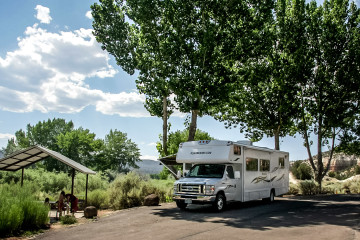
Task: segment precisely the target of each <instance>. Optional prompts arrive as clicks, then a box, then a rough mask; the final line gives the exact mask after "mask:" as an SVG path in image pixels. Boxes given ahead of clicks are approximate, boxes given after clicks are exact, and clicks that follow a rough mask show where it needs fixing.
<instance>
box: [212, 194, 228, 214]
mask: <svg viewBox="0 0 360 240" xmlns="http://www.w3.org/2000/svg"><path fill="white" fill-rule="evenodd" d="M225 205H226V199H225V197H224V195H223V194H221V193H219V194H218V195H217V196H216V199H215V202H214V204H213V207H214V209H215V210H216V211H218V212H221V211H222V210H224V208H225Z"/></svg>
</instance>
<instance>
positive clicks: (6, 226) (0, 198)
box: [0, 184, 49, 236]
mask: <svg viewBox="0 0 360 240" xmlns="http://www.w3.org/2000/svg"><path fill="white" fill-rule="evenodd" d="M35 193H36V192H35ZM48 211H49V208H48V207H47V206H45V205H44V204H43V203H42V202H39V201H36V198H35V195H34V190H33V188H32V187H31V185H30V184H29V185H28V186H25V185H24V187H20V186H19V185H18V184H11V185H9V184H3V185H1V186H0V235H1V236H6V235H11V234H14V233H17V232H19V231H20V230H21V229H22V230H24V229H27V230H33V229H38V228H40V227H42V226H43V225H45V224H46V223H48V221H49V218H48Z"/></svg>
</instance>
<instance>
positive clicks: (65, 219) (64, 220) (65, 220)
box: [60, 215, 77, 225]
mask: <svg viewBox="0 0 360 240" xmlns="http://www.w3.org/2000/svg"><path fill="white" fill-rule="evenodd" d="M60 222H61V224H64V225H71V224H75V223H77V220H76V218H75V217H74V216H72V215H65V216H62V217H60Z"/></svg>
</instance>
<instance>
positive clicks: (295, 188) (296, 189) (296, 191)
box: [289, 183, 300, 195]
mask: <svg viewBox="0 0 360 240" xmlns="http://www.w3.org/2000/svg"><path fill="white" fill-rule="evenodd" d="M299 193H300V189H299V187H298V185H297V184H293V183H290V189H289V194H291V195H298V194H299Z"/></svg>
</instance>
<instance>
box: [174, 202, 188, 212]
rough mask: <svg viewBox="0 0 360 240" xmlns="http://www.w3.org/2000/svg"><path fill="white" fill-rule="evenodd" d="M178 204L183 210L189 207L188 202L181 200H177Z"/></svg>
mask: <svg viewBox="0 0 360 240" xmlns="http://www.w3.org/2000/svg"><path fill="white" fill-rule="evenodd" d="M176 206H177V207H178V208H180V209H181V210H184V209H185V208H186V207H187V203H185V202H184V201H181V200H176Z"/></svg>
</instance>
